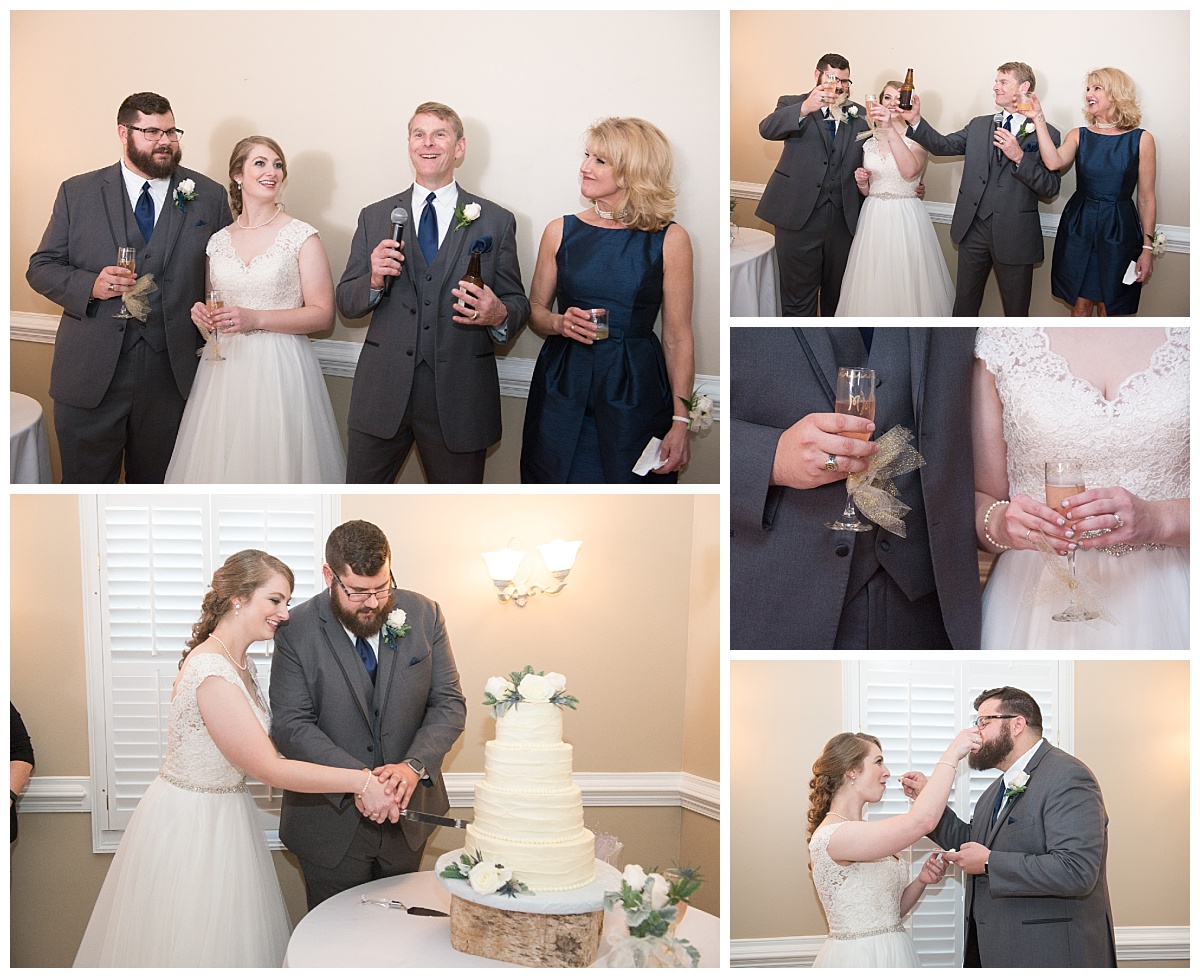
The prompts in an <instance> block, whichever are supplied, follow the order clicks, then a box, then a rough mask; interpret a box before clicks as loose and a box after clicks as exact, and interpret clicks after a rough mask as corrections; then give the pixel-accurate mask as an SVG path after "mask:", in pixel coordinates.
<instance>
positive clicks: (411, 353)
mask: <svg viewBox="0 0 1200 978" xmlns="http://www.w3.org/2000/svg"><path fill="white" fill-rule="evenodd" d="M404 355H405V356H406V357H411V356H412V355H413V351H412V350H405V351H404Z"/></svg>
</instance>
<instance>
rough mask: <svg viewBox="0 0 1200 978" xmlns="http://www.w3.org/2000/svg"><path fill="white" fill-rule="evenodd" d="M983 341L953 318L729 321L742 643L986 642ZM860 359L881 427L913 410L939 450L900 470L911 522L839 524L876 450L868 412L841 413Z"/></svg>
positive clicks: (734, 592)
mask: <svg viewBox="0 0 1200 978" xmlns="http://www.w3.org/2000/svg"><path fill="white" fill-rule="evenodd" d="M974 344H975V330H973V329H961V328H947V327H944V326H943V327H937V328H930V327H925V328H922V329H903V328H899V327H887V328H884V327H878V328H876V327H868V326H860V327H858V328H857V329H855V328H836V329H817V328H806V329H799V328H779V327H759V326H755V327H752V326H735V327H733V328H732V329H730V331H729V361H730V404H731V411H732V420H731V426H730V432H731V434H730V449H729V470H730V491H729V495H730V502H729V524H730V541H729V572H730V600H729V617H730V624H729V635H730V641H731V646H732V648H735V649H874V648H880V649H933V648H959V649H978V648H979V628H980V601H979V566H978V563H977V557H976V551H975V529H974V527H975V515H974V476H973V474H972V452H971V410H970V408H971V368H972V362H973V355H974ZM846 366H866V367H872V368H874V370H875V372H876V376H877V382H876V408H875V425H876V427H875V431H874V433H873V434H872V438H878V437H879V436H880V435H882V434H884V433H885V432H886V431H888V430H889V429H891V428H893V427H895V426H896V425H903V426H904V427H906V428H907V429H908V430H909V431H911V432H912V433H913V435H914V438H913V441H912V442H911V444H912V445H913V446H914V447H915V448H916V449H917V450H918V451H920V452H921V454H922V455H923V456H924V458H925V461H926V464H925V466H924V467H923V468H920V469H918V470H917V471H916V472H910V473H908V474H907V475H903V476H899V477H897V478H896V480H895V482H896V486H897V489H898V491H899V495H900V499H901V500H902V501H903V502H904V503H905V504H907V505H909V506H911V507H912V510H911V511H910V512H909V513H908V514H907V515H906V516H905V517H904V522H905V524H906V530H907V532H906V535H905V536H903V537H900V536H896V535H894V534H892V533H889V532H888V531H886V530H883V529H878V528H874V527H873V528H872V529H871V531H870V532H868V533H853V532H850V531H835V530H830V529H827V528H826V526H825V524H826V523H827V522H829V521H831V520H834V519H836V517H837V516H838V515H839V514H840V513H841V512H842V510H843V508H844V507H845V505H846V481H845V480H846V476H847V474H848V473H849V472H851V471H854V472H861V471H863V470H864V469H865V468H866V466H867V460H868V458H869V456H870V455H872V454H874V452H875V450H876V447H875V442H874V441H873V440H872V441H867V440H861V438H865V436H866V434H867V432H868V430H869V429H868V422H867V421H866V420H865V419H862V418H852V417H849V416H847V415H841V414H836V413H834V408H835V400H836V398H835V395H836V385H837V374H838V367H846ZM850 430H853V431H854V432H857V433H859V435H860V439H855V438H850V437H847V435H846V432H847V431H850Z"/></svg>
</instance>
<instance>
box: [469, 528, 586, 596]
mask: <svg viewBox="0 0 1200 978" xmlns="http://www.w3.org/2000/svg"><path fill="white" fill-rule="evenodd" d="M582 542H583V541H582V540H554V541H552V542H551V543H543V544H541V545H540V546H539V547H538V551H539V552H540V553H541V555H542V563H543V564H544V565H545V567H546V570H547V571H549V572H550V576H551V577H553V578H554V579H555V580H556V581H558V583H557V584H555V585H552V586H550V587H542V586H541V585H540V584H530V583H529V578H530V576H531V573H532V570H533V569H532V568H531V567H530V566H529V560H528V557H529V555H528V554H527V553H526V552H525V550H524V548H523V547H522V545H521V541H519V540H510V541H509V542H508V546H507V547H506V548H505V549H503V550H493V551H491V552H490V553H485V554H484V555H483V559H484V560H485V561H487V566H488V573H489V574H490V575H491V576H492V583H493V584H494V585H495V586H496V597H497V598H499V599H500V602H501V604H503V603H505V602H508V601H512V602H514V603H515V604H516V606H517V607H518V608H524V607H525V602H526V601H528V600H529V598H530V596H531V595H534V594H558V592H559V591H561V590H562V589H563V588H565V587H566V586H567V575H568V574H569V573H571V567H572V566H574V564H575V554H576V553H577V552H578V550H579V546H580V544H581V543H582Z"/></svg>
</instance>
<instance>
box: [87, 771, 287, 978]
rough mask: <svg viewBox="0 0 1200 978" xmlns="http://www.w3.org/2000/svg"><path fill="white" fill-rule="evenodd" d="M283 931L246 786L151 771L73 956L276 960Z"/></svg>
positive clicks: (168, 962)
mask: <svg viewBox="0 0 1200 978" xmlns="http://www.w3.org/2000/svg"><path fill="white" fill-rule="evenodd" d="M290 931H291V927H290V924H289V921H288V915H287V909H286V908H285V906H284V903H283V894H282V893H281V892H280V889H279V879H278V877H277V876H276V875H275V867H274V865H273V864H272V862H271V853H270V851H269V850H268V849H267V845H266V842H265V841H264V839H263V835H262V827H261V826H260V824H259V815H258V808H257V807H256V806H255V804H254V800H253V799H252V798H251V797H250V795H249V794H248V793H247V792H245V791H235V792H230V793H205V792H198V791H188V790H186V789H184V788H179V787H176V786H175V785H173V784H170V783H169V782H167V781H164V780H163V779H162V778H156V779H155V780H154V781H153V782H152V783H151V785H150V787H149V788H148V789H147V791H146V794H145V796H144V797H143V798H142V800H141V802H140V803H139V804H138V807H137V810H136V811H135V812H134V813H133V817H132V818H131V819H130V821H129V826H128V827H127V828H126V829H125V835H124V838H123V839H122V840H121V846H120V848H119V849H118V850H117V854H116V856H115V857H114V858H113V862H112V865H111V866H110V867H109V870H108V876H107V877H106V878H105V880H104V886H103V887H102V888H101V890H100V896H99V897H98V898H97V899H96V906H95V909H93V911H92V919H91V921H90V922H89V923H88V927H87V932H86V933H85V934H84V936H83V942H82V943H81V944H80V945H79V953H78V954H77V955H76V957H75V966H76V967H77V968H78V967H121V968H130V967H133V968H137V967H163V968H167V967H191V968H197V967H202V968H223V967H246V968H249V967H258V968H278V967H279V966H280V965H281V964H282V962H283V956H284V953H285V952H286V951H287V942H288V936H289V934H290Z"/></svg>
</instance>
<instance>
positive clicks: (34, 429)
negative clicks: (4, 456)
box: [8, 391, 51, 483]
mask: <svg viewBox="0 0 1200 978" xmlns="http://www.w3.org/2000/svg"><path fill="white" fill-rule="evenodd" d="M8 403H9V407H8V410H9V436H8V469H9V481H11V482H14V483H18V482H20V483H47V482H50V481H51V475H50V442H49V440H48V439H47V437H46V416H45V415H44V414H43V413H42V406H41V405H40V404H39V403H38V402H37V401H35V400H34V399H33V398H32V397H29V396H27V395H25V394H17V393H15V392H12V391H10V392H9V395H8Z"/></svg>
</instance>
